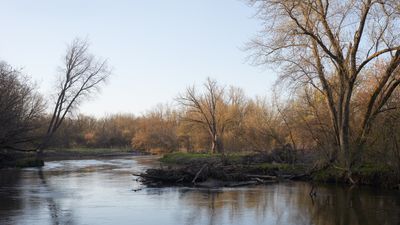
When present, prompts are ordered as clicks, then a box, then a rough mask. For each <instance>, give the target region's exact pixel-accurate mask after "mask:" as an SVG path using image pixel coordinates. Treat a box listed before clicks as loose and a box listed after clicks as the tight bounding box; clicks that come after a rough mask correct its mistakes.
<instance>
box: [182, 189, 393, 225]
mask: <svg viewBox="0 0 400 225" xmlns="http://www.w3.org/2000/svg"><path fill="white" fill-rule="evenodd" d="M309 190H310V186H309V184H307V183H292V184H278V185H270V186H266V187H257V188H254V189H253V188H244V189H229V190H224V191H221V190H198V189H189V190H185V191H182V192H180V201H182V202H180V204H181V205H182V206H183V207H184V208H185V209H186V208H188V209H189V210H190V213H187V214H185V215H184V216H185V224H210V225H211V224H221V223H229V224H296V225H302V224H304V225H309V224H315V225H346V224H354V225H357V224H360V225H364V224H366V225H368V224H397V223H398V222H399V221H400V212H399V199H398V198H397V199H393V197H391V198H390V197H389V196H393V193H392V194H391V195H387V196H388V197H387V198H385V197H384V196H379V197H376V194H371V193H370V192H369V191H368V190H366V189H365V188H361V189H360V188H347V187H335V186H325V187H324V186H322V187H319V188H318V193H317V196H316V197H315V198H314V202H313V201H312V199H311V198H310V196H309V194H308V193H309ZM399 198H400V197H399Z"/></svg>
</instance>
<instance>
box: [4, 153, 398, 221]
mask: <svg viewBox="0 0 400 225" xmlns="http://www.w3.org/2000/svg"><path fill="white" fill-rule="evenodd" d="M149 163H152V161H151V159H149V158H140V157H139V158H125V159H113V160H91V161H85V160H81V161H79V160H76V161H69V162H68V161H64V162H54V163H50V164H48V165H47V166H46V167H45V168H44V169H43V170H3V171H0V224H165V225H169V224H171V225H172V224H174V225H175V224H188V225H189V224H210V225H212V224H215V225H217V224H218V225H219V224H296V225H302V224H304V225H306V224H307V225H309V224H315V225H336V224H338V225H341V224H343V225H346V224H355V225H357V224H360V225H361V224H363V225H364V224H382V225H384V224H399V222H400V195H399V193H398V192H396V191H382V190H376V189H369V188H357V187H356V188H348V187H340V186H328V185H327V186H319V187H318V188H317V195H316V196H315V197H314V198H313V199H312V198H310V196H309V191H310V188H311V186H310V185H309V184H308V183H299V182H295V183H280V184H272V185H268V186H257V187H246V188H237V189H233V188H231V189H193V188H162V189H157V188H144V189H142V190H141V191H137V192H134V191H132V189H134V187H139V186H140V184H139V183H138V182H136V181H135V180H134V179H133V178H132V176H131V175H130V173H131V171H133V170H143V169H145V168H147V167H148V166H149V165H150V166H152V165H151V164H149Z"/></svg>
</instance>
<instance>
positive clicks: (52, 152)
mask: <svg viewBox="0 0 400 225" xmlns="http://www.w3.org/2000/svg"><path fill="white" fill-rule="evenodd" d="M143 154H144V153H143V152H139V151H134V150H132V149H128V148H73V149H49V150H46V151H45V152H44V153H43V158H42V160H39V159H37V157H36V153H34V152H17V153H15V152H12V154H11V153H10V154H8V153H4V152H3V153H0V169H1V168H14V167H16V168H24V167H40V166H43V165H44V162H46V161H56V160H73V159H92V158H105V157H119V156H135V155H143Z"/></svg>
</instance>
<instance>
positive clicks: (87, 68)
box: [38, 39, 111, 153]
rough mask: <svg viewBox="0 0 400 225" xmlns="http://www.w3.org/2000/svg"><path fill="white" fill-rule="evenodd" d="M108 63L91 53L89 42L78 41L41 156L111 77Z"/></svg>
mask: <svg viewBox="0 0 400 225" xmlns="http://www.w3.org/2000/svg"><path fill="white" fill-rule="evenodd" d="M110 74H111V71H110V69H109V67H108V64H107V60H101V59H98V58H96V57H95V56H94V55H92V54H90V53H89V43H88V42H87V41H86V40H81V39H75V40H74V41H73V42H72V43H71V44H70V45H69V46H68V48H67V52H66V54H65V56H64V61H63V65H62V67H61V74H59V83H58V86H57V98H56V102H55V105H54V109H53V113H52V116H51V120H50V122H49V126H48V129H47V132H46V135H45V137H44V139H43V142H42V144H41V145H40V146H39V149H38V152H39V153H41V152H42V151H43V149H44V148H45V147H46V144H47V142H48V141H49V140H50V138H51V136H52V135H53V134H54V132H56V131H57V129H58V128H59V127H60V125H61V124H62V122H63V121H64V119H65V117H66V116H67V115H68V113H70V112H71V110H72V109H74V108H76V107H77V106H78V105H79V103H81V101H82V100H83V99H84V98H85V97H88V96H90V95H92V94H93V93H94V92H95V91H97V90H98V88H99V87H100V86H101V85H102V84H103V83H104V82H105V81H106V79H107V78H108V77H109V76H110Z"/></svg>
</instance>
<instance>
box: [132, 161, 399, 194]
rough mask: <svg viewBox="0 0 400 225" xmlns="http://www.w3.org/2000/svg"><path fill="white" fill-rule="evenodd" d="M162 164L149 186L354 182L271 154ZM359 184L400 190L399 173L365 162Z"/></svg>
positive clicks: (336, 171) (146, 178)
mask: <svg viewBox="0 0 400 225" xmlns="http://www.w3.org/2000/svg"><path fill="white" fill-rule="evenodd" d="M160 162H162V165H163V166H162V167H161V168H159V169H148V170H147V171H146V172H145V173H142V174H134V175H135V176H139V177H141V180H142V182H143V183H144V184H146V185H148V186H171V185H172V186H174V185H181V186H199V187H214V186H228V187H230V186H236V185H237V186H242V185H253V184H265V183H271V182H279V181H282V180H304V181H312V182H321V183H342V184H350V183H349V179H348V177H347V176H346V173H345V172H344V171H343V170H341V169H340V168H335V167H333V166H332V167H327V168H323V169H316V168H315V167H314V166H313V164H311V163H303V164H302V163H293V164H289V163H282V162H280V163H277V162H275V161H274V160H273V157H271V156H270V155H268V154H254V153H243V154H232V155H226V156H222V155H218V154H215V155H210V154H197V153H196V154H193V153H171V154H166V155H164V156H163V157H162V158H160ZM352 178H353V180H354V181H355V182H356V184H358V185H369V186H375V187H381V188H394V189H400V186H399V184H400V179H399V175H398V174H396V172H395V171H394V170H392V169H391V168H390V167H388V166H385V165H364V166H362V167H360V168H358V169H356V170H354V171H353V174H352Z"/></svg>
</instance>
